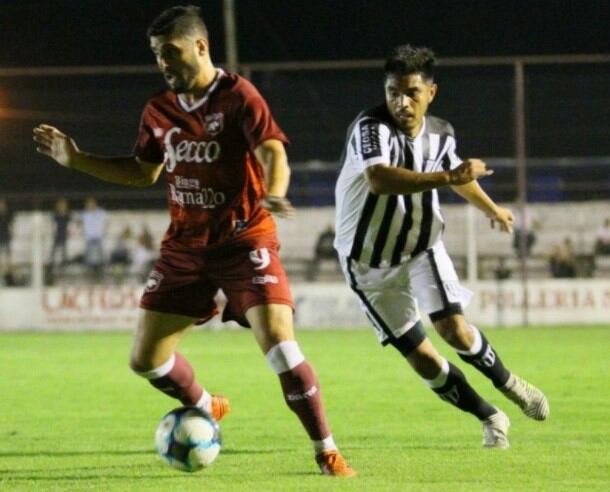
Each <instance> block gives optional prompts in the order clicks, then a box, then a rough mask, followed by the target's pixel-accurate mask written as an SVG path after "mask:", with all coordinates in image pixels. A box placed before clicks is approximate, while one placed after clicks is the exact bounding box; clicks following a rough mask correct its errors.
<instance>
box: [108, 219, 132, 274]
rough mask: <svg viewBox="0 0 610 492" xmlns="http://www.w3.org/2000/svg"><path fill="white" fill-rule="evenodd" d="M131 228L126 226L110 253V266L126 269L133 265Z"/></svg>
mask: <svg viewBox="0 0 610 492" xmlns="http://www.w3.org/2000/svg"><path fill="white" fill-rule="evenodd" d="M131 236H132V234H131V227H130V226H125V228H124V229H123V230H122V231H121V233H120V234H119V236H118V237H117V240H116V242H115V243H114V247H113V248H112V251H111V252H110V265H113V266H119V267H126V266H127V265H129V264H130V263H131Z"/></svg>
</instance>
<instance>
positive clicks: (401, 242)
mask: <svg viewBox="0 0 610 492" xmlns="http://www.w3.org/2000/svg"><path fill="white" fill-rule="evenodd" d="M404 199H405V216H404V218H403V219H402V225H401V226H400V232H399V233H398V236H396V243H395V244H394V251H392V266H396V265H398V264H399V263H400V254H401V253H402V252H403V250H404V249H405V245H406V244H407V238H408V237H409V231H410V230H411V227H413V202H412V201H411V197H410V196H409V195H405V197H404Z"/></svg>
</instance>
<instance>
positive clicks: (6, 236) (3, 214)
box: [0, 198, 13, 276]
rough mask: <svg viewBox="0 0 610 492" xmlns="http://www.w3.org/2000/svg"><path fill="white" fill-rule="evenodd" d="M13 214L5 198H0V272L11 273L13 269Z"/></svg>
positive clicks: (3, 273)
mask: <svg viewBox="0 0 610 492" xmlns="http://www.w3.org/2000/svg"><path fill="white" fill-rule="evenodd" d="M12 229H13V214H12V212H11V210H10V209H9V206H8V203H7V201H6V200H5V199H4V198H0V274H1V275H2V276H4V275H6V274H9V273H10V271H11V270H12V269H11V238H12Z"/></svg>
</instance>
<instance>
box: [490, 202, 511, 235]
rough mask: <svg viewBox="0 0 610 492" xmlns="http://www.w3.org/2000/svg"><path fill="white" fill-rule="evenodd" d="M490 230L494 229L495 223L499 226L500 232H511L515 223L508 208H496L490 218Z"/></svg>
mask: <svg viewBox="0 0 610 492" xmlns="http://www.w3.org/2000/svg"><path fill="white" fill-rule="evenodd" d="M490 218H491V228H492V229H494V228H495V227H496V223H498V225H499V226H500V231H502V232H510V233H512V232H513V224H514V223H515V216H514V215H513V213H512V212H511V211H510V209H508V208H504V207H498V208H497V210H496V213H495V215H492V216H491V217H490Z"/></svg>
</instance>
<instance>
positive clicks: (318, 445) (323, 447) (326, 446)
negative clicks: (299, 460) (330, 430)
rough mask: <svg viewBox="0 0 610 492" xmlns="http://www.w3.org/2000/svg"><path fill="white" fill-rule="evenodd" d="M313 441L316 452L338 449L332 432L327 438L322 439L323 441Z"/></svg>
mask: <svg viewBox="0 0 610 492" xmlns="http://www.w3.org/2000/svg"><path fill="white" fill-rule="evenodd" d="M311 442H312V444H313V450H314V452H315V453H316V454H318V453H321V452H322V451H330V450H332V449H337V445H336V444H335V440H334V439H333V435H332V434H331V435H330V436H328V437H327V438H326V439H322V440H321V441H311Z"/></svg>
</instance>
